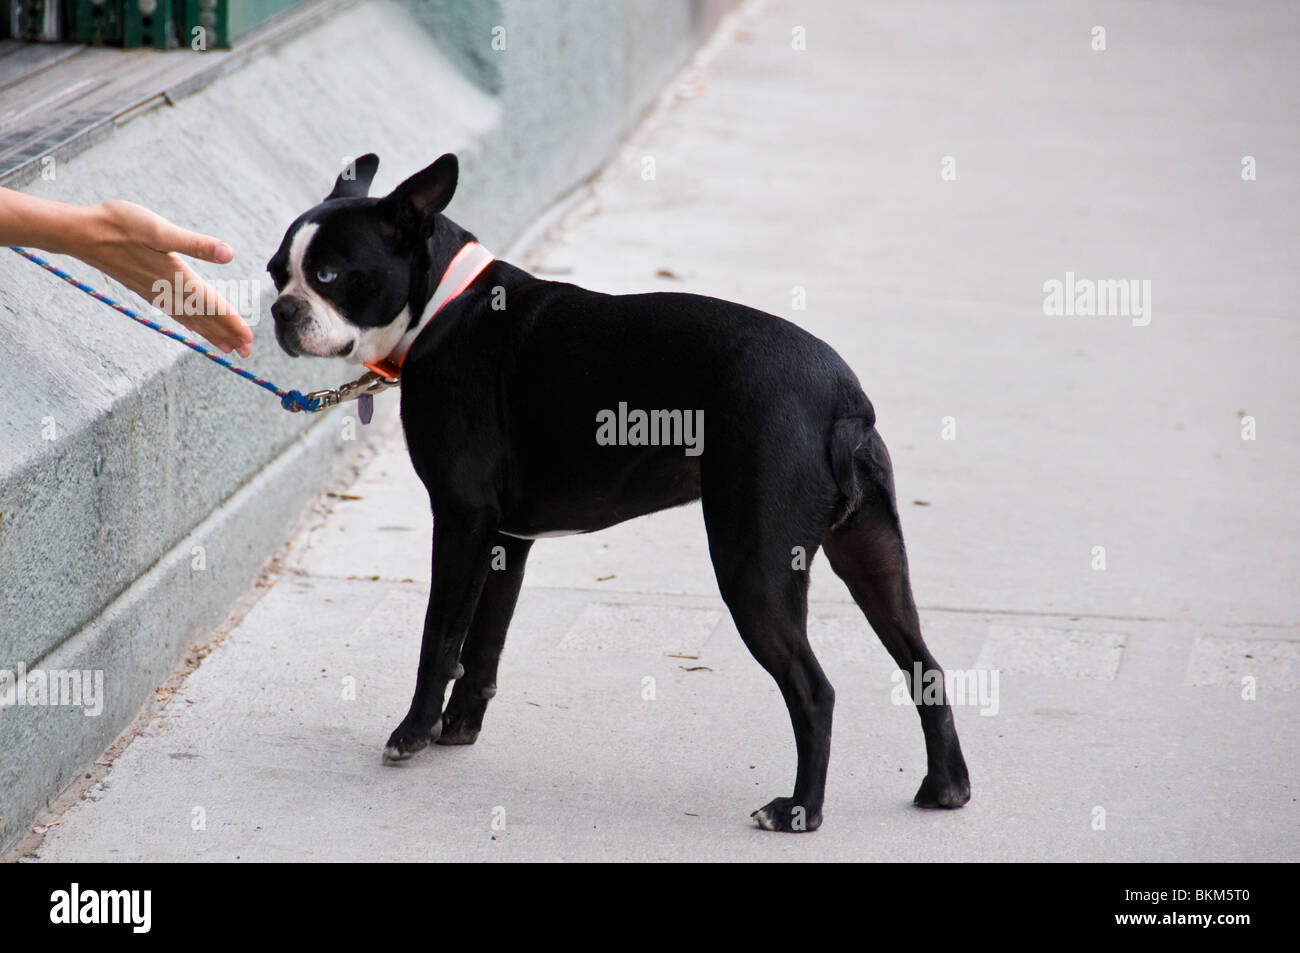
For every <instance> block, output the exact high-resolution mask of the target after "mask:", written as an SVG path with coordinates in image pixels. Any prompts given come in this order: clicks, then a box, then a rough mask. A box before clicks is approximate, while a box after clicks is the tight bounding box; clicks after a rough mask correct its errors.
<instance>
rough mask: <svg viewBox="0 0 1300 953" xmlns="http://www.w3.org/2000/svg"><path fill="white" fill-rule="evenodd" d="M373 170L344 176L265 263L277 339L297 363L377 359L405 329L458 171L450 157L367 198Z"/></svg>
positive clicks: (371, 158) (369, 166) (372, 161)
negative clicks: (425, 254) (423, 257)
mask: <svg viewBox="0 0 1300 953" xmlns="http://www.w3.org/2000/svg"><path fill="white" fill-rule="evenodd" d="M378 169H379V158H378V157H377V156H375V155H373V154H371V155H364V156H362V157H361V158H360V159H357V160H356V161H355V162H353V163H352V164H350V165H349V166H348V167H347V168H346V169H344V170H343V172H342V173H340V175H339V177H338V179H337V181H335V183H334V190H333V191H332V192H330V194H329V195H327V196H326V197H325V201H323V202H321V203H320V204H319V205H317V206H316V207H315V208H312V209H310V210H308V211H306V212H304V213H303V214H302V215H300V216H299V217H298V219H297V221H295V222H294V223H293V224H292V225H290V226H289V230H288V231H287V232H285V235H284V241H283V242H281V244H280V249H279V251H277V252H276V253H275V255H274V257H272V258H271V260H270V261H269V262H268V263H267V266H266V270H267V271H269V272H270V273H271V278H272V280H273V281H274V282H275V288H276V291H277V292H278V293H279V297H277V298H276V299H275V302H274V303H273V304H272V305H271V317H272V318H274V319H275V338H276V340H277V341H279V342H280V346H281V347H282V348H284V350H285V351H287V352H288V353H289V354H292V355H293V356H295V357H296V356H298V355H299V354H311V355H315V356H317V357H346V358H350V359H352V360H354V361H361V362H373V361H379V360H382V359H383V358H385V357H387V356H388V355H389V354H390V353H391V352H392V350H393V348H395V347H396V346H397V343H398V341H399V340H400V339H401V337H402V335H403V334H404V333H405V332H406V330H407V329H408V327H410V324H411V321H412V315H411V308H410V300H409V299H410V294H411V283H412V271H413V262H414V261H415V260H416V257H417V253H418V252H419V251H420V250H421V249H422V248H423V247H424V245H425V242H426V240H427V239H428V238H429V236H430V235H432V234H433V231H434V229H435V228H436V227H437V224H438V219H439V218H440V217H441V215H440V213H441V212H442V210H443V209H444V208H446V207H447V203H448V202H450V201H451V197H452V195H453V194H454V193H455V191H456V178H457V174H458V166H457V162H456V157H455V156H454V155H451V154H450V153H449V154H447V155H444V156H443V157H442V158H441V159H439V160H438V161H436V162H434V163H433V164H432V165H431V166H429V167H428V168H427V169H424V170H423V171H421V172H417V173H416V174H415V175H413V176H411V177H410V178H409V179H407V180H406V181H405V182H403V183H402V184H401V185H399V186H398V187H397V188H396V189H394V190H393V191H392V193H391V194H390V195H387V196H384V197H383V198H371V197H369V191H370V183H371V181H372V180H373V179H374V177H375V172H376V171H377V170H378ZM417 317H418V316H417Z"/></svg>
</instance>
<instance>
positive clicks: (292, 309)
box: [271, 295, 304, 324]
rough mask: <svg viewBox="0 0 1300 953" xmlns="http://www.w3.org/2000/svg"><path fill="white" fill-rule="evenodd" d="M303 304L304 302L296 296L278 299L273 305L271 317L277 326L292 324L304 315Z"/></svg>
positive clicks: (285, 296)
mask: <svg viewBox="0 0 1300 953" xmlns="http://www.w3.org/2000/svg"><path fill="white" fill-rule="evenodd" d="M303 304H304V302H303V300H302V299H301V298H298V297H296V296H295V295H284V296H282V297H279V298H276V299H275V303H274V304H272V305H271V317H272V318H274V319H275V321H276V323H277V324H288V323H292V322H293V321H294V320H295V319H296V318H297V317H298V315H299V314H301V313H302V311H303Z"/></svg>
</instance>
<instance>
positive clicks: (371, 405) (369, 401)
mask: <svg viewBox="0 0 1300 953" xmlns="http://www.w3.org/2000/svg"><path fill="white" fill-rule="evenodd" d="M374 412H375V395H374V394H362V395H361V396H360V397H358V398H357V416H358V417H360V418H361V423H362V424H363V425H365V424H368V423H370V418H371V416H372V415H373V414H374Z"/></svg>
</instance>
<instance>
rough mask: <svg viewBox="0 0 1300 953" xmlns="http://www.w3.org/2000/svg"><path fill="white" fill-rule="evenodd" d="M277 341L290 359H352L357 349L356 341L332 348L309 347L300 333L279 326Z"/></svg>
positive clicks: (285, 326) (276, 328)
mask: <svg viewBox="0 0 1300 953" xmlns="http://www.w3.org/2000/svg"><path fill="white" fill-rule="evenodd" d="M275 339H276V341H277V342H278V343H279V345H280V348H281V349H282V350H283V351H284V353H286V354H288V355H289V356H290V357H351V356H352V353H353V352H354V351H355V350H356V349H357V342H356V340H355V339H353V340H350V341H344V342H343V343H342V344H336V345H334V346H332V347H329V348H328V349H326V348H321V347H308V346H307V345H306V344H304V343H303V340H302V338H301V337H300V336H299V333H298V331H296V330H295V329H294V328H292V327H290V326H288V325H284V324H277V325H276V326H275Z"/></svg>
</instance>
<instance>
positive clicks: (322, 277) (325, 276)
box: [316, 268, 339, 285]
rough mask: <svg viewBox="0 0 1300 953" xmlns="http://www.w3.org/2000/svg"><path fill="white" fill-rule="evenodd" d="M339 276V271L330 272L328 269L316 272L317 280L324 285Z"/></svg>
mask: <svg viewBox="0 0 1300 953" xmlns="http://www.w3.org/2000/svg"><path fill="white" fill-rule="evenodd" d="M338 276H339V273H338V272H337V271H330V270H329V269H328V268H322V269H320V271H318V272H316V280H317V281H319V282H320V283H321V284H323V285H327V284H329V283H330V282H331V281H333V280H334V279H335V278H337V277H338Z"/></svg>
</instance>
